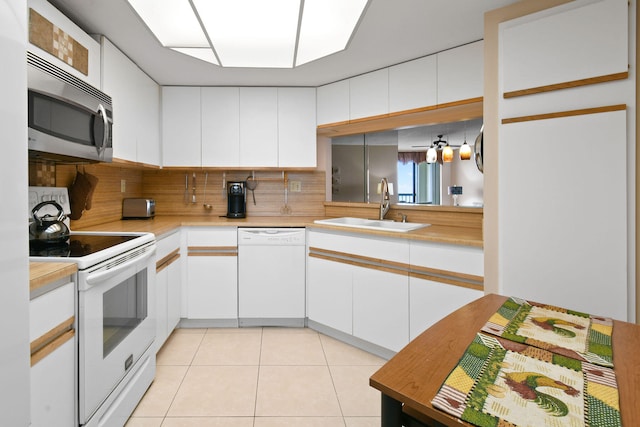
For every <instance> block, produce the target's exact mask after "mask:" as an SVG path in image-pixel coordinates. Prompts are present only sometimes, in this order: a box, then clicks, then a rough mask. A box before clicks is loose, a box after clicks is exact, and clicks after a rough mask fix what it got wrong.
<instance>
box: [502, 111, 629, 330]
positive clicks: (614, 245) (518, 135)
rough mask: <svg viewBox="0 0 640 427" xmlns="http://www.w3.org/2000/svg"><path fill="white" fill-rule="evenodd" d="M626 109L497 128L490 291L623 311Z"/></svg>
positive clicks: (623, 316)
mask: <svg viewBox="0 0 640 427" xmlns="http://www.w3.org/2000/svg"><path fill="white" fill-rule="evenodd" d="M626 115H627V112H626V111H616V112H607V113H600V114H589V115H583V116H573V117H564V118H556V119H547V120H537V121H529V122H522V123H513V124H507V125H502V126H501V128H500V146H501V148H500V160H499V161H500V176H501V178H502V177H508V179H506V178H505V179H501V180H500V185H499V194H500V207H499V215H500V259H499V265H500V282H501V283H500V289H501V293H502V294H504V295H513V296H518V297H522V298H530V299H532V300H533V301H540V302H545V303H549V304H555V305H559V306H563V307H567V308H572V309H574V310H580V311H584V312H588V313H592V314H597V315H603V316H611V317H614V318H616V319H619V320H625V321H626V320H628V319H627V185H626V182H627V149H626V146H627V142H626V141H627V135H626Z"/></svg>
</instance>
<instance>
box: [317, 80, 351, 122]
mask: <svg viewBox="0 0 640 427" xmlns="http://www.w3.org/2000/svg"><path fill="white" fill-rule="evenodd" d="M317 97H318V99H317V109H318V111H317V116H318V117H317V122H318V125H325V124H329V123H340V122H347V121H349V80H342V81H339V82H335V83H331V84H328V85H324V86H320V87H319V88H318V89H317Z"/></svg>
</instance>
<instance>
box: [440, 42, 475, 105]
mask: <svg viewBox="0 0 640 427" xmlns="http://www.w3.org/2000/svg"><path fill="white" fill-rule="evenodd" d="M437 57H438V104H446V103H448V102H455V101H462V100H465V99H471V98H478V97H481V96H483V93H484V42H483V41H482V40H480V41H478V42H475V43H470V44H467V45H464V46H460V47H456V48H454V49H450V50H446V51H444V52H440V53H438V54H437Z"/></svg>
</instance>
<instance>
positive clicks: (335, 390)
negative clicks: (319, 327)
mask: <svg viewBox="0 0 640 427" xmlns="http://www.w3.org/2000/svg"><path fill="white" fill-rule="evenodd" d="M318 340H319V341H320V348H321V349H322V355H323V356H324V360H325V362H326V363H327V371H329V378H331V385H332V386H333V392H334V393H335V395H336V401H337V402H338V407H339V408H340V416H341V417H342V424H343V425H344V426H345V427H346V425H347V422H346V421H345V419H344V411H343V410H342V404H341V403H340V396H338V389H337V388H336V382H335V380H334V379H333V373H332V372H331V365H329V358H328V357H327V352H326V350H325V348H324V343H323V342H322V338H321V337H320V333H318Z"/></svg>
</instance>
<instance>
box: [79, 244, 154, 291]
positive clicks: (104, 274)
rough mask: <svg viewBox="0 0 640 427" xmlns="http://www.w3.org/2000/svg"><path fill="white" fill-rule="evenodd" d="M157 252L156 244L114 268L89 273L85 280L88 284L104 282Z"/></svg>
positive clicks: (93, 284)
mask: <svg viewBox="0 0 640 427" xmlns="http://www.w3.org/2000/svg"><path fill="white" fill-rule="evenodd" d="M155 252H156V248H155V246H154V247H153V249H151V250H147V251H146V252H145V253H144V254H142V255H140V256H138V257H135V258H133V259H130V260H128V261H126V262H123V263H122V264H119V265H117V266H115V267H113V268H109V269H107V270H104V271H100V272H99V273H90V274H89V275H87V277H86V279H85V282H86V284H87V286H95V285H98V284H99V283H100V282H103V281H105V280H107V279H109V278H111V277H113V276H115V275H116V274H118V273H119V272H120V271H122V270H125V269H127V268H129V267H131V266H132V265H134V264H138V263H142V262H144V261H146V260H147V259H148V258H150V257H151V256H152V255H153V254H154V253H155Z"/></svg>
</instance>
